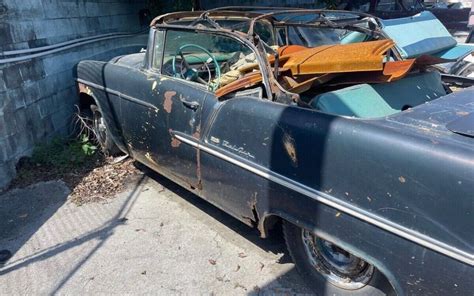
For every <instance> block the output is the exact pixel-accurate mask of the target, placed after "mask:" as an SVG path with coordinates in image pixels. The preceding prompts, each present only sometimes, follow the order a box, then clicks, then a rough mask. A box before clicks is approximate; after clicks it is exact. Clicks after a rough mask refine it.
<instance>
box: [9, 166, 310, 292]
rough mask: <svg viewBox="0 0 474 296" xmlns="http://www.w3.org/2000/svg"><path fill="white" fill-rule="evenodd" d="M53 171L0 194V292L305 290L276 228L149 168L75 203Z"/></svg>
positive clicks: (306, 290) (306, 289)
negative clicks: (107, 193) (261, 229)
mask: <svg viewBox="0 0 474 296" xmlns="http://www.w3.org/2000/svg"><path fill="white" fill-rule="evenodd" d="M69 192H70V190H69V189H68V188H67V187H66V185H65V184H64V183H62V182H61V181H53V182H46V183H38V184H36V185H33V186H32V187H29V188H26V189H20V190H13V191H10V192H7V193H5V194H3V195H1V196H0V249H9V250H10V251H12V253H13V257H12V258H11V259H10V260H9V261H8V262H7V263H6V264H5V265H4V266H0V294H54V293H59V294H84V293H91V294H99V293H101V294H102V293H104V294H151V293H153V294H166V295H169V294H213V295H247V294H249V295H275V294H284V295H288V294H310V293H311V292H310V290H308V288H307V287H306V286H305V285H304V283H303V282H302V280H301V278H300V277H299V276H298V274H297V272H296V269H295V268H294V265H293V264H292V263H291V259H290V258H289V256H288V254H287V253H286V250H285V246H284V241H283V239H282V238H280V237H278V236H276V237H272V238H269V239H265V240H264V239H260V238H259V236H258V232H257V231H256V230H254V229H251V228H249V227H248V226H246V225H244V224H243V223H241V222H239V221H237V220H235V219H234V218H232V217H231V216H229V215H227V214H225V213H224V212H222V211H220V210H219V209H217V208H216V207H214V206H212V205H210V204H208V203H207V202H205V201H203V200H201V199H200V198H199V197H197V196H195V195H193V194H191V193H188V192H187V191H186V190H184V189H182V188H180V187H179V186H177V185H175V184H173V183H172V182H170V181H169V180H167V179H165V178H163V177H161V176H158V175H156V174H154V173H148V174H147V175H142V176H140V177H139V178H137V180H135V181H131V182H130V185H129V186H128V189H127V190H126V191H125V192H123V193H121V194H119V195H118V196H117V197H116V198H114V199H111V200H107V201H104V202H101V203H92V204H86V205H83V206H80V207H78V206H76V205H75V204H73V203H71V202H68V201H67V195H68V194H69Z"/></svg>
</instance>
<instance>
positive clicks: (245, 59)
mask: <svg viewBox="0 0 474 296" xmlns="http://www.w3.org/2000/svg"><path fill="white" fill-rule="evenodd" d="M427 13H428V14H420V16H418V17H419V18H420V19H419V21H420V23H422V24H423V25H424V26H425V27H423V28H426V26H435V27H436V26H437V25H439V24H438V22H439V21H437V20H436V21H434V20H433V19H432V17H431V16H432V15H431V16H430V15H429V14H430V13H429V12H427ZM433 17H434V16H433ZM435 19H436V18H435ZM189 23H190V22H189ZM221 24H222V25H223V26H226V27H231V28H233V29H234V30H237V31H245V30H248V23H247V22H239V21H235V20H234V21H229V20H227V21H226V23H221ZM407 24H408V25H407ZM406 26H412V24H411V23H409V22H408V21H404V20H403V19H398V20H391V21H387V22H386V23H384V24H383V28H384V30H386V32H387V35H389V36H390V37H391V38H393V39H394V40H395V41H396V42H395V43H392V44H391V45H390V47H389V48H388V49H387V50H383V52H381V55H380V65H381V66H380V68H379V69H377V71H378V72H376V71H374V69H369V68H367V69H365V68H363V67H362V68H360V69H352V68H351V67H353V66H351V65H350V64H351V63H352V64H354V63H353V61H354V59H352V60H350V61H349V60H348V59H349V58H350V54H349V53H350V52H351V50H357V49H351V47H350V46H351V45H360V44H373V43H376V42H380V41H377V40H376V38H373V37H372V36H370V35H368V34H365V33H362V32H359V31H351V30H347V29H339V28H315V27H305V26H297V25H292V26H287V27H286V28H284V29H283V28H282V27H280V28H277V29H276V30H275V32H276V37H274V36H273V31H272V30H271V29H269V27H268V25H267V24H266V23H261V25H259V26H258V34H261V35H262V36H263V37H262V40H263V41H264V42H265V44H266V48H267V52H268V55H267V58H268V59H269V61H270V63H271V64H272V66H275V60H276V58H275V57H276V55H275V53H279V56H278V59H279V61H278V62H279V63H280V64H279V65H278V67H279V68H281V69H279V76H278V77H277V81H278V82H279V83H280V85H281V86H282V87H283V88H284V89H285V90H287V91H289V92H293V93H297V94H298V95H299V98H300V99H299V102H298V105H300V106H302V107H307V108H313V109H316V110H319V111H322V112H326V113H331V114H336V115H341V116H350V117H355V118H378V117H384V116H388V115H391V114H395V113H398V112H402V111H405V110H408V109H410V108H413V107H415V106H417V105H420V104H423V103H426V102H429V101H431V100H434V99H436V98H439V97H441V96H444V95H446V94H447V93H448V92H450V89H449V88H447V87H445V85H444V84H443V82H442V79H441V75H440V74H439V73H438V72H436V71H432V70H430V69H429V67H420V66H417V65H418V64H419V62H420V61H418V60H417V58H418V57H419V56H421V55H423V44H422V43H417V42H414V41H413V40H408V39H407V38H406V37H403V34H402V33H400V32H401V31H402V30H407V29H410V28H406ZM441 26H442V25H441ZM423 28H422V29H421V30H420V32H421V33H420V34H427V29H425V30H423ZM412 29H413V28H412ZM438 31H439V32H438V33H437V36H436V37H437V38H438V39H439V42H437V43H436V44H438V45H439V49H440V51H442V52H444V53H445V52H448V54H449V52H450V48H455V47H456V46H457V45H456V44H455V43H454V44H452V43H453V42H452V40H449V39H448V38H447V36H445V35H443V34H444V32H443V31H440V30H438ZM446 32H447V31H446ZM448 34H449V33H448ZM449 36H450V35H449ZM424 37H426V36H424ZM424 37H423V38H424ZM450 38H452V37H450ZM425 39H426V38H425ZM411 41H413V42H412V43H413V44H411V43H410V42H411ZM277 44H278V45H277ZM430 44H432V43H430ZM385 46H388V45H385ZM326 47H329V48H332V49H330V50H336V51H334V53H335V54H336V56H334V58H333V59H334V62H333V63H332V64H330V63H329V64H327V62H326V61H325V59H324V55H322V54H319V58H320V59H319V60H318V59H317V58H318V55H316V54H313V53H314V52H317V51H318V50H319V49H324V50H322V51H326V52H328V50H329V49H326ZM392 47H396V48H397V50H398V51H399V52H401V53H402V56H403V57H404V58H405V61H394V58H393V52H392V51H391V50H390V48H392ZM282 49H284V50H286V52H283V51H281V50H282ZM338 49H339V51H337V50H338ZM330 50H329V52H330ZM361 50H364V47H361ZM462 50H464V48H461V49H457V50H454V51H457V52H459V51H462ZM288 51H291V52H288ZM306 53H308V56H307V57H305V56H304V54H306ZM302 54H303V60H301V61H300V62H301V63H299V62H298V59H297V58H295V57H298V56H299V55H302ZM452 54H453V53H452V51H451V55H452ZM309 56H311V58H312V59H313V61H312V62H311V63H308V60H309V58H308V57H309ZM346 56H347V58H344V57H346ZM440 57H442V55H441V56H440ZM282 58H283V59H282ZM285 58H286V60H285ZM354 58H355V59H357V57H355V56H354ZM377 58H379V57H377ZM305 59H306V60H305ZM367 59H374V57H367ZM288 60H290V61H291V60H295V61H293V62H294V63H296V66H297V67H298V68H303V67H305V66H307V67H306V68H308V67H309V68H308V69H309V71H306V72H299V73H294V72H292V71H289V70H291V66H288V67H286V68H285V65H283V66H282V63H285V61H288ZM342 61H346V64H344V62H342ZM436 61H439V60H431V64H434V63H435V62H436ZM365 62H366V64H367V65H366V66H367V67H369V66H368V65H369V62H368V60H367V61H365ZM298 63H299V64H298ZM305 63H306V64H308V65H306V64H305ZM363 63H364V61H362V63H361V64H363ZM403 63H404V64H403ZM321 65H322V66H321ZM341 65H345V67H346V68H341V67H343V66H341ZM320 66H321V67H322V69H323V70H324V69H328V68H327V67H329V70H328V71H320V70H315V69H318V68H321V67H320ZM331 66H332V67H333V68H334V67H335V68H337V69H335V70H334V69H332V70H331ZM389 66H390V68H391V69H392V68H396V69H397V71H398V74H396V75H395V74H394V73H392V74H390V75H389V74H387V73H388V72H390V71H389V70H388V68H389ZM424 66H430V61H429V62H427V63H426V62H425V65H424ZM324 67H326V68H324ZM338 67H339V68H338ZM161 71H162V73H163V74H165V75H168V76H173V77H179V78H181V79H185V80H187V81H190V82H193V83H197V84H201V85H202V86H204V87H207V88H208V89H209V90H211V91H213V92H215V93H216V97H217V98H218V99H219V100H226V99H230V98H235V97H239V96H243V95H245V96H256V97H259V98H262V97H265V96H266V94H265V90H264V88H263V87H262V77H261V75H260V71H259V68H258V63H257V60H256V57H255V54H254V53H253V51H252V50H251V49H250V48H248V47H247V46H246V45H244V44H242V43H240V42H238V41H237V40H234V39H232V38H230V37H227V36H225V35H219V34H211V33H206V32H195V31H185V30H171V29H169V30H167V33H166V38H165V43H164V50H163V57H162V67H161ZM370 71H373V72H370ZM353 72H358V73H359V74H360V75H354V73H353ZM369 72H370V73H369ZM386 74H387V75H386ZM397 75H398V76H397Z"/></svg>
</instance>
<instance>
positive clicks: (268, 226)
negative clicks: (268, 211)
mask: <svg viewBox="0 0 474 296" xmlns="http://www.w3.org/2000/svg"><path fill="white" fill-rule="evenodd" d="M282 222H283V219H282V218H281V217H280V216H277V215H268V216H265V217H264V219H263V222H262V224H261V229H260V234H261V236H262V237H264V238H266V237H270V236H271V235H272V233H273V231H272V230H274V229H276V228H278V227H279V226H281V223H282Z"/></svg>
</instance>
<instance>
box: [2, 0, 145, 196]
mask: <svg viewBox="0 0 474 296" xmlns="http://www.w3.org/2000/svg"><path fill="white" fill-rule="evenodd" d="M145 7H146V1H145V0H138V1H137V0H135V1H131V0H95V1H89V0H21V1H20V0H0V61H1V60H2V59H4V58H6V57H2V55H1V52H4V51H10V50H17V49H28V48H35V47H39V46H45V45H51V44H56V43H59V42H64V41H69V40H74V39H77V38H83V37H89V36H96V35H100V34H106V33H114V32H138V31H140V30H142V29H145V30H146V28H140V24H139V16H138V12H139V10H140V9H143V8H145ZM146 38H147V35H146V32H145V34H140V35H134V36H133V37H127V38H116V39H109V40H104V41H99V42H94V43H90V44H87V45H83V46H79V47H75V48H72V49H68V50H64V51H60V52H58V53H54V54H50V55H47V56H43V57H40V58H34V59H28V60H25V61H21V62H14V63H6V64H2V63H0V189H2V188H4V187H5V186H6V185H7V184H8V183H9V182H10V181H11V179H12V178H13V177H14V176H15V165H16V163H17V161H18V159H19V158H21V157H23V156H28V155H30V154H31V152H32V150H33V148H34V146H35V145H37V144H39V143H42V142H44V141H45V140H47V139H50V138H52V137H54V136H56V135H68V133H70V130H71V129H70V127H71V122H72V115H73V112H74V111H75V109H74V105H75V104H76V103H77V100H78V98H77V93H76V87H75V82H74V79H73V67H74V65H75V64H76V63H77V62H79V61H80V60H83V59H100V60H107V59H110V58H112V57H114V56H116V55H120V54H126V53H131V52H136V51H138V50H139V49H140V48H142V47H144V46H145V45H146Z"/></svg>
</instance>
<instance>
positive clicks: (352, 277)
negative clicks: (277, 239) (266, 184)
mask: <svg viewBox="0 0 474 296" xmlns="http://www.w3.org/2000/svg"><path fill="white" fill-rule="evenodd" d="M283 234H284V236H285V242H286V246H287V248H288V251H289V253H290V256H291V258H292V259H293V262H294V263H295V265H296V269H297V270H298V272H299V273H300V275H301V276H302V278H303V280H304V281H305V282H306V283H307V285H308V286H309V287H310V288H312V289H313V291H314V292H315V293H316V294H317V295H321V296H322V295H351V296H352V295H355V296H362V295H364V296H366V295H369V296H376V295H377V296H379V295H394V294H395V293H394V291H393V289H392V286H391V285H390V283H389V282H388V280H387V279H386V278H385V276H383V274H382V273H381V272H380V271H378V270H377V269H376V268H375V267H374V266H372V265H370V264H369V263H367V262H365V261H363V260H362V259H360V258H357V257H355V256H354V255H352V254H350V253H348V252H346V251H345V250H343V249H341V248H339V247H337V246H336V245H334V244H331V243H329V242H327V241H325V240H323V239H321V238H319V237H316V236H314V235H313V234H311V233H310V232H308V231H306V230H304V229H302V228H300V227H298V226H296V225H294V224H291V223H289V222H287V221H284V223H283ZM309 238H311V239H309ZM309 240H310V241H312V242H313V243H314V244H312V243H310V242H308V241H309ZM310 245H311V246H312V247H314V246H315V245H318V246H317V247H314V248H311V247H310ZM328 245H329V246H331V247H330V248H328V250H334V249H335V250H338V251H336V253H335V254H348V255H349V257H345V256H343V257H342V258H346V259H347V260H348V261H347V262H350V263H349V264H347V265H344V266H351V268H347V270H348V271H346V270H344V272H340V269H337V267H336V268H334V267H333V266H334V265H333V264H331V263H330V260H326V259H325V258H328V257H331V256H325V255H322V254H326V252H324V250H326V249H327V246H328ZM309 249H313V250H315V249H317V250H315V251H313V252H309V251H308V250H309ZM320 250H321V251H320ZM339 251H340V252H342V253H340V252H339ZM310 253H311V255H310ZM327 254H332V253H327ZM313 255H314V256H313ZM332 258H334V257H332ZM337 258H341V257H337ZM347 262H346V263H347ZM339 267H340V265H339ZM348 275H349V276H348Z"/></svg>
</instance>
